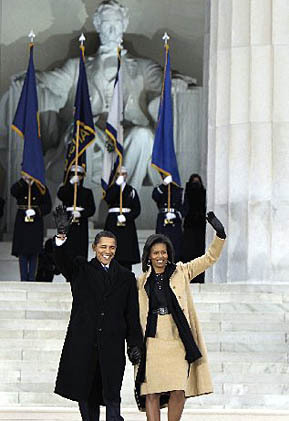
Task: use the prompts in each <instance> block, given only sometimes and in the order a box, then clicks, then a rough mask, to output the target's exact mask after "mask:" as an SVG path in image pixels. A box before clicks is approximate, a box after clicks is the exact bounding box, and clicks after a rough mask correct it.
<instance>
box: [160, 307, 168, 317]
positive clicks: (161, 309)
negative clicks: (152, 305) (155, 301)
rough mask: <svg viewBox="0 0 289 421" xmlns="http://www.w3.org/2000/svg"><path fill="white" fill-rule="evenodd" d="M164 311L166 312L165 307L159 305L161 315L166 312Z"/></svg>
mask: <svg viewBox="0 0 289 421" xmlns="http://www.w3.org/2000/svg"><path fill="white" fill-rule="evenodd" d="M166 312H167V309H166V308H165V307H160V308H159V314H160V315H161V316H164V315H165V314H166Z"/></svg>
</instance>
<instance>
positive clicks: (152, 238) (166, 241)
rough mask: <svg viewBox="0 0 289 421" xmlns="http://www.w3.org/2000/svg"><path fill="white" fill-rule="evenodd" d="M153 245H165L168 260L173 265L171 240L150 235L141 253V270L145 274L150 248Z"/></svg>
mask: <svg viewBox="0 0 289 421" xmlns="http://www.w3.org/2000/svg"><path fill="white" fill-rule="evenodd" d="M155 244H165V245H166V247H167V253H168V260H169V261H170V262H172V263H174V258H175V252H174V247H173V245H172V242H171V240H170V239H169V238H168V237H167V236H166V235H163V234H152V235H150V236H149V237H148V239H147V240H146V243H145V245H144V248H143V253H142V259H141V261H142V270H143V272H146V271H147V270H148V268H149V265H148V261H149V255H150V252H151V248H152V246H154V245H155Z"/></svg>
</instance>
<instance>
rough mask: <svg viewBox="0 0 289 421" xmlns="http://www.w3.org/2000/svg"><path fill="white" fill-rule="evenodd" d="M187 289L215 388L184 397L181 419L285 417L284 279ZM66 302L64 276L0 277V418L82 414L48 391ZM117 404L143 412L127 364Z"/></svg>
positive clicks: (288, 336)
mask: <svg viewBox="0 0 289 421" xmlns="http://www.w3.org/2000/svg"><path fill="white" fill-rule="evenodd" d="M192 291H193V296H194V301H195V304H196V307H197V310H198V314H199V318H200V320H201V322H202V326H203V331H204V334H205V338H206V343H207V347H208V351H209V360H210V366H211V370H212V374H213V382H214V388H215V393H214V394H212V395H207V396H202V397H198V398H192V399H189V400H188V401H187V403H186V410H187V412H186V414H185V415H184V417H183V418H182V420H183V421H186V420H189V419H190V420H191V419H194V420H196V421H201V420H206V421H211V420H212V421H213V420H214V421H217V420H222V421H223V420H229V419H230V420H234V421H237V420H238V421H239V420H241V419H242V420H243V419H244V418H245V417H244V415H245V414H246V421H249V420H251V419H254V420H259V419H260V420H267V419H268V421H269V420H271V418H270V417H272V420H273V418H274V421H277V420H279V419H280V420H281V419H282V420H285V419H287V420H288V419H289V364H288V359H289V323H288V322H289V285H284V284H278V285H261V284H260V285H245V284H205V285H192ZM70 306H71V294H70V287H69V284H67V283H64V282H57V283H52V284H50V283H21V282H0V338H1V339H0V407H2V410H0V420H4V419H5V420H10V419H11V420H12V419H13V420H38V419H39V420H40V419H41V420H46V419H47V420H52V419H53V420H58V419H59V420H60V419H63V420H65V419H70V420H71V421H72V420H78V419H79V418H78V413H77V410H76V405H75V403H73V402H71V401H69V400H66V399H63V398H61V397H59V396H57V395H55V394H54V393H53V387H54V380H55V376H56V370H57V366H58V361H59V357H60V352H61V348H62V345H63V339H64V335H65V330H66V326H67V320H68V317H69V311H70ZM122 406H123V408H124V414H126V416H125V419H126V420H128V421H129V420H134V421H137V420H144V419H145V416H144V415H143V414H138V413H137V412H135V402H134V398H133V370H132V367H131V365H130V364H127V369H126V373H125V379H124V383H123V390H122ZM37 407H38V408H37ZM39 407H41V408H39ZM59 407H61V408H62V409H59ZM65 407H66V408H65ZM29 411H30V412H29ZM242 411H243V412H242ZM19 414H20V415H19ZM39 414H42V415H39ZM43 414H46V415H45V416H46V418H45V416H44V415H43ZM242 414H243V415H242ZM241 415H242V416H243V418H240V417H241ZM5 416H6V418H5ZM9 417H10V418H9ZM17 417H18V418H17ZM19 417H20V418H19ZM37 417H39V418H37ZM41 417H42V418H41ZM53 417H54V418H53ZM230 417H231V418H230ZM250 417H253V418H250ZM286 417H287V418H286Z"/></svg>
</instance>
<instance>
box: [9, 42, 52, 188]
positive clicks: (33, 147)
mask: <svg viewBox="0 0 289 421" xmlns="http://www.w3.org/2000/svg"><path fill="white" fill-rule="evenodd" d="M12 129H13V130H15V131H16V132H17V133H18V134H19V135H20V136H21V137H23V138H24V148H23V159H22V165H21V174H22V175H27V176H29V177H30V178H31V179H33V180H34V181H35V183H36V184H37V186H38V188H39V189H40V191H41V192H42V193H45V189H46V187H45V170H44V160H43V152H42V143H41V138H40V124H39V113H38V100H37V90H36V78H35V69H34V63H33V44H30V57H29V65H28V69H27V72H26V76H25V80H24V84H23V88H22V92H21V96H20V100H19V103H18V106H17V110H16V113H15V116H14V120H13V123H12Z"/></svg>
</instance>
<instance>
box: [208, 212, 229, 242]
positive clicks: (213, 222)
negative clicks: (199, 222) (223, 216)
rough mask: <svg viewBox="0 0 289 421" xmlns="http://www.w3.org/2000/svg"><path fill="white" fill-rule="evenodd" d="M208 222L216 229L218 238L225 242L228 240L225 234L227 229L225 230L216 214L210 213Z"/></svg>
mask: <svg viewBox="0 0 289 421" xmlns="http://www.w3.org/2000/svg"><path fill="white" fill-rule="evenodd" d="M206 219H207V221H208V222H209V224H211V225H212V227H213V228H214V230H215V231H216V233H217V236H218V237H219V238H222V239H223V240H224V239H225V238H226V233H225V229H224V225H223V224H222V222H221V221H219V219H218V218H217V217H216V215H215V214H214V212H212V211H211V212H208V213H207V218H206Z"/></svg>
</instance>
